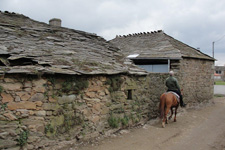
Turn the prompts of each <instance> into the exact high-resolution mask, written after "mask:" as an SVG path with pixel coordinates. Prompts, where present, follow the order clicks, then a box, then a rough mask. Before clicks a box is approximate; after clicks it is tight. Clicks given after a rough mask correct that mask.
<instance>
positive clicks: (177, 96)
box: [166, 91, 180, 103]
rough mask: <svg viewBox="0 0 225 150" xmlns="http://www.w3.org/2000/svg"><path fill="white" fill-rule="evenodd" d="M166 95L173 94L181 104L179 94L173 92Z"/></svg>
mask: <svg viewBox="0 0 225 150" xmlns="http://www.w3.org/2000/svg"><path fill="white" fill-rule="evenodd" d="M166 93H172V94H173V95H175V96H176V98H177V102H178V103H180V96H179V95H178V94H177V93H175V92H172V91H169V92H166Z"/></svg>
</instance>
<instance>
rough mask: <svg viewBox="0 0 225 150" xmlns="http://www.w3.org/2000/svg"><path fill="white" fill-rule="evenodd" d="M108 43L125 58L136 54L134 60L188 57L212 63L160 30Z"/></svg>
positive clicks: (125, 36)
mask: <svg viewBox="0 0 225 150" xmlns="http://www.w3.org/2000/svg"><path fill="white" fill-rule="evenodd" d="M110 42H112V43H113V44H114V45H116V46H117V47H118V48H120V49H121V50H122V52H123V53H124V55H126V56H129V55H132V54H138V56H137V55H136V56H137V57H135V59H168V58H170V59H182V58H185V57H189V58H198V59H207V60H212V61H214V59H213V58H212V57H210V56H208V55H206V54H204V53H202V52H200V51H199V50H197V49H195V48H193V47H190V46H188V45H186V44H184V43H182V42H180V41H178V40H176V39H174V38H172V37H171V36H169V35H167V34H166V33H164V32H163V31H162V30H159V31H154V32H147V33H146V32H144V33H138V34H129V35H124V36H117V37H116V38H115V39H112V40H111V41H110Z"/></svg>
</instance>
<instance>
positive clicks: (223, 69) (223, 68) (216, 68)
mask: <svg viewBox="0 0 225 150" xmlns="http://www.w3.org/2000/svg"><path fill="white" fill-rule="evenodd" d="M215 70H216V71H217V70H220V71H225V66H215Z"/></svg>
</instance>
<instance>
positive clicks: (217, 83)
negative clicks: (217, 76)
mask: <svg viewBox="0 0 225 150" xmlns="http://www.w3.org/2000/svg"><path fill="white" fill-rule="evenodd" d="M215 85H225V82H224V81H215Z"/></svg>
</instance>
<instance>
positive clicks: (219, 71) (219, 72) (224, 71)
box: [214, 66, 225, 81]
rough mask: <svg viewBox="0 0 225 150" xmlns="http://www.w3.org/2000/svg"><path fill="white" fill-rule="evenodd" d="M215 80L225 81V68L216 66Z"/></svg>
mask: <svg viewBox="0 0 225 150" xmlns="http://www.w3.org/2000/svg"><path fill="white" fill-rule="evenodd" d="M214 79H215V80H223V81H225V66H215V73H214Z"/></svg>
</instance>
